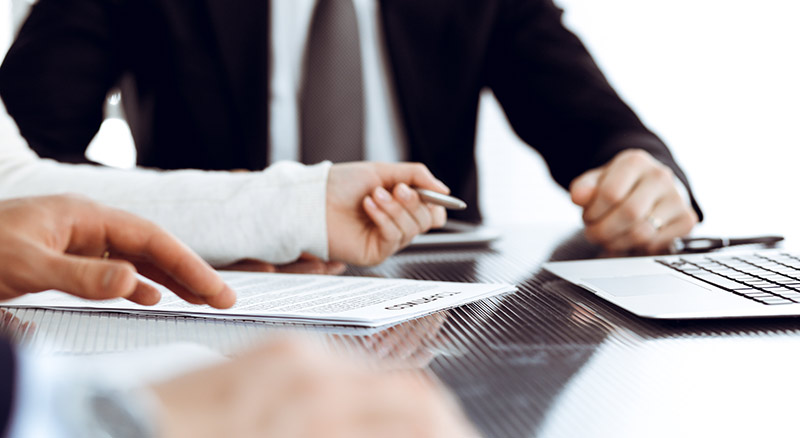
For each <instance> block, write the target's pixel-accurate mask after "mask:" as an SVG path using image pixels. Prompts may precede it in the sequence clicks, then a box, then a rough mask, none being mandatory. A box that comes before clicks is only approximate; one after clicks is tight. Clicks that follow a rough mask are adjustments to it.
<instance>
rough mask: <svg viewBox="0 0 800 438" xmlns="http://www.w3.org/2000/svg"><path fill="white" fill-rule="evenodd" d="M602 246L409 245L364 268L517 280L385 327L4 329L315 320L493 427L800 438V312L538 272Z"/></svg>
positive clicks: (90, 334)
mask: <svg viewBox="0 0 800 438" xmlns="http://www.w3.org/2000/svg"><path fill="white" fill-rule="evenodd" d="M597 255H598V250H597V248H595V247H593V246H592V245H590V244H588V243H587V242H586V241H585V240H584V239H583V238H582V235H581V233H580V232H577V231H576V230H575V229H573V228H570V227H567V226H563V227H546V226H542V227H533V226H532V227H529V228H520V229H509V230H504V238H502V239H501V240H500V241H498V242H495V243H494V244H492V245H491V246H490V247H483V248H466V249H465V248H461V249H455V250H447V249H439V250H424V251H406V252H403V253H400V254H398V255H397V256H395V257H393V258H391V259H390V260H389V261H387V262H386V263H384V264H383V265H381V266H378V267H375V268H368V269H361V268H359V269H351V270H350V271H348V274H350V275H367V276H387V277H407V278H415V279H429V280H445V281H465V282H470V281H486V282H508V283H513V284H516V285H517V286H518V288H519V292H517V293H515V294H511V295H506V296H502V297H493V298H489V299H485V300H482V301H480V302H477V303H473V304H470V305H466V306H462V307H459V308H456V309H451V310H447V311H443V312H440V313H437V314H433V315H430V316H427V317H424V318H420V319H417V320H413V321H409V322H405V323H402V324H399V325H396V326H392V327H389V328H384V329H379V330H376V329H358V328H350V327H335V326H325V327H319V326H308V325H304V326H296V325H289V324H275V323H263V322H253V321H215V320H202V319H195V318H187V317H162V316H135V315H125V316H119V315H114V314H109V313H92V314H90V313H79V312H66V311H52V310H33V309H28V310H18V309H14V310H9V311H8V312H9V313H13V314H14V315H15V316H16V317H17V319H18V321H15V322H11V321H10V318H6V319H5V322H4V323H3V324H4V325H5V326H6V329H7V330H8V331H10V332H12V334H13V335H14V336H15V337H17V338H18V339H20V340H21V341H22V342H23V343H25V344H27V345H29V346H31V347H32V348H33V349H34V350H36V351H42V352H50V353H57V354H70V355H78V354H92V353H99V352H112V351H120V350H129V349H135V348H142V347H148V346H154V345H161V344H169V343H174V342H178V341H188V342H196V343H200V344H204V345H207V346H209V347H211V348H213V349H215V350H217V351H220V352H222V353H224V354H231V355H235V353H236V352H237V351H239V350H241V349H242V348H244V347H246V346H248V345H251V344H253V343H256V342H258V340H259V339H262V338H263V337H264V336H267V335H268V334H270V333H273V332H275V331H276V330H281V329H284V328H287V327H291V328H295V329H301V330H304V331H306V332H311V333H314V334H315V335H318V336H320V337H322V338H323V339H324V340H325V341H326V342H327V343H328V344H329V345H330V346H331V347H332V348H335V349H340V350H352V351H364V352H367V353H368V354H370V355H373V356H378V357H386V358H391V359H394V360H395V361H397V362H399V363H402V364H403V366H406V367H410V368H416V369H419V370H420V371H421V372H426V373H433V374H435V375H436V376H437V377H438V378H439V379H440V380H441V381H442V382H444V384H445V385H446V386H448V387H449V388H450V389H451V390H452V391H453V392H454V393H455V394H456V395H457V396H458V398H459V399H460V400H461V402H462V405H463V406H464V409H465V410H466V411H467V413H468V415H469V417H470V418H471V419H472V421H473V422H474V423H475V424H476V425H477V427H478V428H479V429H480V430H481V431H482V432H483V434H484V435H485V436H487V437H529V436H543V437H549V436H559V437H561V436H570V437H571V436H615V437H618V436H637V437H639V436H675V435H689V436H722V435H723V434H724V435H727V436H753V435H757V436H797V435H800V431H797V430H794V418H795V417H794V415H795V412H796V411H797V408H796V407H795V406H796V403H795V401H794V395H795V394H797V393H800V383H798V382H799V381H800V379H797V378H796V376H797V374H798V372H799V371H800V320H798V319H796V318H780V319H747V320H718V321H694V322H664V321H654V320H646V319H641V318H638V317H636V316H634V315H631V314H629V313H627V312H625V311H624V310H621V309H619V308H616V307H614V306H613V305H610V304H607V303H605V302H604V301H602V300H601V299H599V298H597V297H595V296H593V295H592V294H591V293H589V292H586V291H584V290H582V289H580V288H577V287H574V286H572V285H570V284H568V283H566V282H564V281H562V280H560V279H558V278H556V277H554V276H552V275H550V274H548V273H545V272H542V271H540V269H539V266H540V265H541V263H542V262H544V261H546V260H550V259H555V260H564V259H576V258H590V257H596V256H597ZM24 323H28V324H27V325H25V326H24V327H23V326H22V325H20V324H24Z"/></svg>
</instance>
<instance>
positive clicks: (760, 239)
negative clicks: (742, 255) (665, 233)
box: [670, 236, 783, 254]
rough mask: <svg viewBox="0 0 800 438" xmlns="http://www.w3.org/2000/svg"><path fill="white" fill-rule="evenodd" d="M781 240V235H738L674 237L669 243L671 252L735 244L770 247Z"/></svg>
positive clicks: (676, 252)
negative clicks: (728, 236)
mask: <svg viewBox="0 0 800 438" xmlns="http://www.w3.org/2000/svg"><path fill="white" fill-rule="evenodd" d="M782 241H783V236H757V237H739V238H732V239H729V238H727V237H676V238H675V240H673V241H672V245H670V252H671V253H672V254H680V253H696V252H707V251H714V250H717V249H722V248H727V247H729V246H737V245H764V246H765V247H768V248H772V247H774V246H775V245H776V244H778V243H779V242H782Z"/></svg>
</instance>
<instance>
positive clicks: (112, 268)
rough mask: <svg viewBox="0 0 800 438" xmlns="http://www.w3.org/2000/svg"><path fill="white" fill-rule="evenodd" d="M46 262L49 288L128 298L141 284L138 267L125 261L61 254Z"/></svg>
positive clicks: (90, 296)
mask: <svg viewBox="0 0 800 438" xmlns="http://www.w3.org/2000/svg"><path fill="white" fill-rule="evenodd" d="M47 265H48V267H49V275H48V276H47V278H48V280H47V282H48V286H47V287H48V288H50V289H58V290H61V291H63V292H66V293H68V294H70V295H75V296H77V297H81V298H86V299H90V300H104V299H109V298H119V297H124V298H126V297H128V296H130V295H131V294H133V293H134V292H135V291H136V289H137V286H138V283H139V281H138V279H137V278H136V268H134V267H133V265H132V264H130V263H128V262H125V261H119V260H102V259H93V258H89V257H80V256H73V255H69V254H59V255H56V256H54V257H52V258H51V259H50V261H49V263H47Z"/></svg>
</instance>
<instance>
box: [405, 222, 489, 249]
mask: <svg viewBox="0 0 800 438" xmlns="http://www.w3.org/2000/svg"><path fill="white" fill-rule="evenodd" d="M499 237H500V232H499V231H498V230H497V229H495V228H490V227H487V226H485V225H478V224H472V223H469V222H464V221H459V220H454V219H448V220H447V223H446V224H445V225H444V227H442V228H439V229H435V230H431V231H429V232H427V233H426V234H421V235H419V236H417V237H415V238H414V240H412V241H411V244H409V246H408V248H411V249H418V248H439V247H467V246H486V245H489V244H490V243H492V242H493V241H495V240H497V239H498V238H499Z"/></svg>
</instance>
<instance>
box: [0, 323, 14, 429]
mask: <svg viewBox="0 0 800 438" xmlns="http://www.w3.org/2000/svg"><path fill="white" fill-rule="evenodd" d="M16 367H17V364H16V357H15V356H14V350H13V348H12V346H11V343H10V342H9V341H8V340H7V339H6V338H4V337H2V336H0V436H6V433H7V432H8V430H7V429H8V424H9V423H10V422H11V421H10V420H11V407H12V406H13V404H12V403H13V399H14V381H15V378H16V374H17V371H16Z"/></svg>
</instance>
